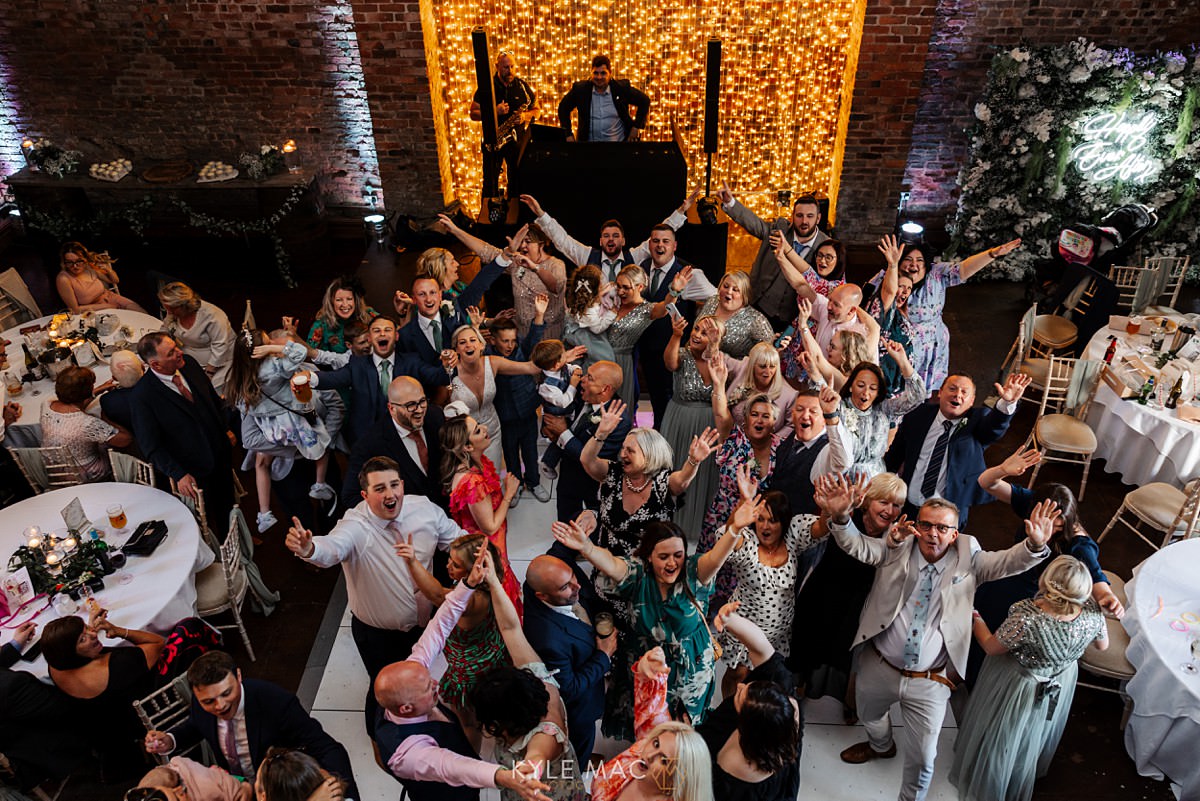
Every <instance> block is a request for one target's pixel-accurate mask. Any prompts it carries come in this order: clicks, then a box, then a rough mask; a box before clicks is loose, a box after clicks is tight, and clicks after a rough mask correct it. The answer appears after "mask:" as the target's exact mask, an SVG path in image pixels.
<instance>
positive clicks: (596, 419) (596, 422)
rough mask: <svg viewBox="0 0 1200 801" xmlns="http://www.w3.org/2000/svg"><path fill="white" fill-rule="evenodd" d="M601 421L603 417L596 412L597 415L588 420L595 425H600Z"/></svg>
mask: <svg viewBox="0 0 1200 801" xmlns="http://www.w3.org/2000/svg"><path fill="white" fill-rule="evenodd" d="M600 419H601V415H600V413H599V412H596V413H595V414H593V415H592V416H591V417H589V418H588V420H589V421H590V422H592V423H593V424H598V423H599V422H600Z"/></svg>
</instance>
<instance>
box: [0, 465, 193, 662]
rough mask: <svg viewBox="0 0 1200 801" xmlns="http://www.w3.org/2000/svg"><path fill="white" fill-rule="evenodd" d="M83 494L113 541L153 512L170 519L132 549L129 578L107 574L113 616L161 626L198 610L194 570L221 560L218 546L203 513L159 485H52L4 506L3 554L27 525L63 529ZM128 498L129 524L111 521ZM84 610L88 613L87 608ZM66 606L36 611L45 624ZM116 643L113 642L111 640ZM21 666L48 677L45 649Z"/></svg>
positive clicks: (104, 599) (135, 624) (106, 595)
mask: <svg viewBox="0 0 1200 801" xmlns="http://www.w3.org/2000/svg"><path fill="white" fill-rule="evenodd" d="M74 498H78V499H79V501H80V503H82V504H83V511H84V512H85V513H86V514H87V516H88V519H89V520H91V521H92V522H93V523H94V524H95V525H96V527H97V528H98V529H106V530H108V534H107V537H106V542H108V544H109V545H110V546H119V545H121V544H123V543H124V542H125V540H126V539H128V538H129V537H130V536H131V535H132V534H133V532H134V531H135V530H136V529H137V527H138V525H139V524H140V523H142V522H143V521H145V520H162V521H164V522H166V524H167V537H166V539H165V540H163V542H162V544H161V545H159V546H158V548H157V550H155V551H154V553H153V554H152V555H150V556H148V557H147V556H131V557H129V560H128V563H127V564H126V566H125V570H127V571H128V572H129V573H131V574H132V575H133V581H132V582H130V583H128V584H120V583H118V582H117V581H116V580H115V579H114V577H113V576H106V577H105V579H104V583H105V587H104V589H103V590H102V591H101V592H98V593H96V600H97V601H99V603H100V605H101V606H103V607H104V608H105V609H107V610H108V611H109V619H110V620H112V621H113V623H115V624H117V625H118V626H121V627H123V628H125V627H127V628H132V629H144V630H148V631H154V632H158V633H160V634H161V633H165V632H167V631H170V630H171V627H172V626H174V625H175V624H176V623H177V622H179V621H180V620H182V619H183V618H185V617H190V616H193V615H195V614H196V585H195V582H194V581H193V578H192V577H193V575H194V574H195V573H197V572H199V571H200V570H203V569H204V568H206V567H208V566H209V565H211V564H212V563H213V559H214V555H213V552H212V550H211V549H210V548H209V547H208V546H207V545H205V544H204V543H203V540H201V538H200V526H199V525H197V523H196V518H194V517H193V516H192V513H191V512H190V511H188V508H187V507H186V506H184V505H183V504H182V503H180V502H179V500H177V499H176V498H175V496H173V495H170V494H168V493H166V492H162V491H161V490H156V489H154V488H153V487H145V486H142V485H141V484H119V483H96V484H80V485H79V486H77V487H67V488H65V489H60V490H54V491H53V492H47V493H45V494H44V495H38V496H36V497H34V498H30V499H28V500H24V501H21V502H20V503H17V504H14V505H12V506H9V507H7V508H5V509H0V556H2V557H3V559H4V562H5V564H6V565H7V562H8V557H9V556H11V555H12V553H13V551H15V550H16V549H17V548H18V547H19V546H21V545H23V544H24V530H25V529H26V527H28V526H31V525H36V526H39V527H41V528H42V530H43V531H50V532H59V533H61V532H63V531H65V529H66V526H65V525H64V523H63V519H62V515H61V514H60V512H61V510H62V509H63V508H64V507H65V506H66V505H67V504H69V503H70V502H71V501H72V499H74ZM112 503H121V504H122V505H124V507H125V515H126V517H127V518H128V519H129V523H128V525H126V527H125V531H124V532H117V531H114V530H112V529H110V528H109V526H108V515H107V514H106V512H105V510H106V509H107V508H108V506H109V504H112ZM43 605H44V602H37V603H34V604H30V605H29V606H28V607H26V609H25V611H24V612H22V613H21V614H20V615H18V616H17V617H16V618H15V619H14V620H12V621H9V622H8V623H6V624H5V628H3V629H0V643H3V642H8V641H9V640H11V639H12V636H13V628H12V627H15V626H16V625H18V624H20V623H21V622H23V621H25V620H27V619H29V618H30V616H31V615H32V614H33V613H34V612H35V611H36V610H38V609H41V608H42V606H43ZM77 614H79V615H81V616H86V613H85V612H83V611H82V609H81V611H80V612H78V613H77ZM57 617H58V614H57V613H56V612H55V611H54V608H53V607H47V608H46V609H44V610H43V611H42V612H41V613H40V614H37V616H36V617H35V618H34V621H35V622H36V623H37V624H38V631H39V632H40V631H41V629H42V627H43V626H45V625H46V623H47V622H49V621H51V620H54V619H55V618H57ZM109 644H113V643H111V642H110V643H109ZM15 669H17V670H24V671H26V672H29V673H33V674H34V675H37V676H40V677H43V678H44V677H46V675H47V669H46V661H45V659H44V658H42V657H40V656H39V657H38V658H37V659H35V660H34V661H32V662H26V661H24V660H21V661H18V662H17V664H16V665H15Z"/></svg>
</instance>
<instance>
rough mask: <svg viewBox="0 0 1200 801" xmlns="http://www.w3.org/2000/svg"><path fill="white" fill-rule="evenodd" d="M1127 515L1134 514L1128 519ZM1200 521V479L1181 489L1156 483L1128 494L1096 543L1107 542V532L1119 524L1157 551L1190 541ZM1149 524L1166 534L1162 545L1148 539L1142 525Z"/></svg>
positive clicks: (1159, 482)
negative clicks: (1186, 540)
mask: <svg viewBox="0 0 1200 801" xmlns="http://www.w3.org/2000/svg"><path fill="white" fill-rule="evenodd" d="M1126 514H1129V515H1132V516H1133V519H1132V520H1129V519H1127V517H1126ZM1198 518H1200V479H1193V480H1192V481H1190V482H1189V483H1188V485H1187V486H1186V487H1184V488H1183V489H1182V490H1181V489H1179V488H1177V487H1174V486H1172V485H1171V484H1166V483H1163V482H1161V481H1155V482H1153V483H1150V484H1147V485H1145V486H1144V487H1138V488H1137V489H1135V490H1133V491H1132V492H1129V493H1127V494H1126V495H1125V500H1123V501H1121V506H1120V508H1119V509H1117V513H1116V514H1114V515H1113V516H1112V520H1109V521H1108V525H1107V526H1105V527H1104V531H1102V532H1100V536H1099V537H1097V538H1096V542H1097V543H1100V542H1103V541H1104V538H1105V537H1106V536H1108V532H1109V531H1111V530H1112V529H1113V527H1114V526H1115V525H1116V524H1117V523H1120V524H1121V525H1123V526H1125V527H1126V528H1128V529H1129V530H1130V531H1132V532H1133V533H1134V534H1136V535H1137V536H1139V537H1141V538H1142V540H1143V541H1144V542H1146V543H1147V544H1148V545H1149V546H1150V547H1152V548H1154V549H1156V550H1157V549H1159V548H1165V547H1167V546H1168V545H1170V544H1171V540H1172V539H1174V538H1176V537H1178V538H1179V539H1188V538H1189V537H1193V536H1196V535H1197V534H1198V533H1200V532H1198V531H1197V519H1198ZM1141 525H1147V526H1150V527H1151V528H1153V529H1154V530H1156V531H1161V532H1163V539H1162V542H1161V543H1158V542H1155V541H1154V540H1151V539H1150V538H1149V537H1147V536H1146V534H1145V532H1143V531H1142V530H1141V528H1140V527H1139V526H1141Z"/></svg>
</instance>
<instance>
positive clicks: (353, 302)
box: [308, 277, 377, 353]
mask: <svg viewBox="0 0 1200 801" xmlns="http://www.w3.org/2000/svg"><path fill="white" fill-rule="evenodd" d="M376 314H377V312H376V311H375V310H374V309H372V308H371V307H370V306H368V305H367V302H366V300H364V299H363V288H362V284H360V283H358V281H357V280H355V279H354V278H350V277H340V278H335V279H333V282H332V283H331V284H330V285H329V286H328V287H326V288H325V297H324V298H322V299H321V309H320V311H318V312H317V317H316V319H315V320H313V324H312V328H310V329H309V331H308V344H310V345H312V346H313V347H314V348H316V349H317V350H327V351H331V352H333V353H345V352H346V351H347V350H349V349H350V343H349V342H347V341H346V334H345V332H346V325H347V324H349V323H351V322H359V323H362V324H363V325H364V326H366V325H368V324H369V323H370V322H371V320H372V318H374V317H375V315H376Z"/></svg>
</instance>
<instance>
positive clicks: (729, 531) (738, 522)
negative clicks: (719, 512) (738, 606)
mask: <svg viewBox="0 0 1200 801" xmlns="http://www.w3.org/2000/svg"><path fill="white" fill-rule="evenodd" d="M762 503H763V501H762V498H761V497H760V498H757V499H755V500H754V501H753V502H749V501H747V500H746V499H745V498H743V499H742V500H741V502H740V503H739V504H738V506H737V508H735V509H734V510H733V515H732V516H731V517H730V518H729V524H728V525H726V526H725V530H724V531H722V532H721V536H720V537H719V538H718V539H717V541H716V543H715V544H714V545H713V547H712V548H711V549H710V550H709V551H708V553H705V554H703V555H702V556H701V557H700V559H699V560H697V562H696V579H697V581H699V582H700V583H701V584H707V583H708V582H710V581H712V579H713V577H714V576H716V575H717V571H718V570H720V569H721V566H722V565H724V564H725V560H726V559H728V558H729V554H731V553H733V546H734V545H735V544H736V543H737V539H738V532H739V531H741V530H742V529H743V528H745V527H746V526H749V525H751V524H752V523H753V522H754V518H755V516H756V515H757V514H758V512H759V510H760V509H761V508H762Z"/></svg>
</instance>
